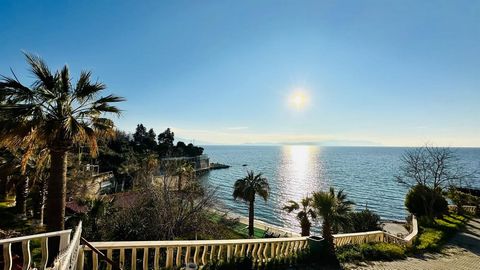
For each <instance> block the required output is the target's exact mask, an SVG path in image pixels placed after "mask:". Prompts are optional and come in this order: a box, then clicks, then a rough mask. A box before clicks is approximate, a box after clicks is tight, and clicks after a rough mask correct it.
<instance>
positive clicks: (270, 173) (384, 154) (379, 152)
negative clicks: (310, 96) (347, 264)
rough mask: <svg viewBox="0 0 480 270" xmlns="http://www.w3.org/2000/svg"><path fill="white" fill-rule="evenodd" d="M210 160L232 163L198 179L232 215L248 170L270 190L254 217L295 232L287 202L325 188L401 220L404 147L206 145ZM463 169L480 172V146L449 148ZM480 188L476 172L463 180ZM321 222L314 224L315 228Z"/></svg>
mask: <svg viewBox="0 0 480 270" xmlns="http://www.w3.org/2000/svg"><path fill="white" fill-rule="evenodd" d="M204 148H205V154H207V155H208V156H209V157H210V162H218V163H222V164H226V165H229V166H231V167H230V168H228V169H219V170H212V171H209V172H207V173H206V174H204V175H202V176H201V178H200V179H201V181H202V182H203V183H204V184H205V185H207V186H209V187H210V188H212V189H215V190H216V200H217V201H216V202H215V204H216V205H217V207H218V208H219V209H224V210H226V211H228V212H230V213H231V214H235V215H240V216H248V206H247V204H246V203H243V202H242V201H235V200H234V199H233V196H232V192H233V185H234V182H235V181H236V180H237V179H239V178H242V177H244V176H245V175H246V173H247V171H250V170H253V171H254V172H255V173H262V174H263V175H264V176H265V177H266V178H267V179H268V182H269V184H270V188H271V192H270V196H269V198H268V200H267V201H266V202H265V201H264V200H262V199H261V198H258V197H257V199H256V202H255V218H256V219H258V220H261V221H263V222H266V223H269V224H272V225H275V226H280V227H284V228H287V229H290V230H294V231H299V224H298V221H297V220H296V219H295V215H294V214H289V213H287V212H285V211H284V210H282V208H283V206H284V205H285V204H286V203H288V201H289V200H294V201H299V200H300V199H301V198H303V197H305V196H308V195H310V194H312V193H313V192H316V191H325V190H328V189H329V187H331V186H332V187H334V188H335V189H336V190H340V189H343V190H344V192H346V194H347V196H348V198H349V199H350V200H352V201H353V202H354V203H355V209H356V210H362V209H365V208H368V209H370V210H373V211H374V212H376V213H377V214H379V215H380V216H381V218H382V219H385V220H399V221H402V220H405V217H406V216H407V211H406V209H405V206H404V199H405V194H406V192H407V190H408V187H406V186H405V185H403V184H400V183H398V182H397V181H396V180H395V175H397V174H398V173H399V167H400V166H401V164H402V163H401V157H402V155H403V154H404V153H405V152H406V151H407V150H408V149H409V148H403V147H333V146H332V147H323V146H312V145H283V146H251V145H242V146H217V145H215V146H205V147H204ZM452 151H453V152H454V153H455V154H456V156H457V157H458V160H459V163H461V165H462V166H463V167H464V168H465V170H466V171H469V172H474V171H480V148H452ZM464 185H466V186H468V187H474V188H480V178H479V176H478V174H477V175H476V176H475V177H471V178H470V179H468V181H467V182H465V184H464ZM319 226H321V225H320V224H318V222H316V223H315V224H314V228H313V230H314V231H317V230H318V228H319Z"/></svg>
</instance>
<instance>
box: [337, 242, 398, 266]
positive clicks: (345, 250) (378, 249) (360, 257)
mask: <svg viewBox="0 0 480 270" xmlns="http://www.w3.org/2000/svg"><path fill="white" fill-rule="evenodd" d="M405 252H406V251H405V248H404V247H401V246H399V245H395V244H390V243H366V244H361V245H345V246H342V247H340V248H338V249H337V251H336V253H337V258H338V260H339V261H340V262H342V263H345V262H359V261H393V260H398V259H403V258H405V257H406V255H405Z"/></svg>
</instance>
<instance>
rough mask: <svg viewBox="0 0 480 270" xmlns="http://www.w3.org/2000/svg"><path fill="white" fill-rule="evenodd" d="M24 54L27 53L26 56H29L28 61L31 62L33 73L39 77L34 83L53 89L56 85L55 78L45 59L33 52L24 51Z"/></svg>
mask: <svg viewBox="0 0 480 270" xmlns="http://www.w3.org/2000/svg"><path fill="white" fill-rule="evenodd" d="M23 54H24V55H25V58H27V62H28V63H29V64H30V68H31V71H32V73H33V74H34V75H35V76H36V77H37V78H38V80H37V81H36V82H35V83H34V85H36V86H44V87H45V88H49V89H53V88H54V86H55V80H54V77H53V75H52V73H51V72H50V69H49V68H48V66H47V64H46V63H45V61H44V60H43V59H42V58H40V57H39V56H37V55H34V54H31V53H26V52H24V53H23Z"/></svg>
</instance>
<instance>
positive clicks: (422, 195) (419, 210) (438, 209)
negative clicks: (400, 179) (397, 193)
mask: <svg viewBox="0 0 480 270" xmlns="http://www.w3.org/2000/svg"><path fill="white" fill-rule="evenodd" d="M432 200H435V202H434V205H433V209H429V205H430V203H431V202H432ZM405 207H407V209H408V211H409V212H410V213H412V214H414V215H416V216H417V217H425V216H426V217H430V218H433V217H441V216H443V215H444V214H446V213H448V202H447V200H445V198H444V197H443V196H442V194H441V193H439V192H437V191H434V190H432V189H430V188H429V187H426V186H423V185H416V186H414V187H413V188H412V189H410V190H409V191H408V193H407V196H406V198H405Z"/></svg>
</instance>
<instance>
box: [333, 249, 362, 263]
mask: <svg viewBox="0 0 480 270" xmlns="http://www.w3.org/2000/svg"><path fill="white" fill-rule="evenodd" d="M336 253H337V259H338V260H339V261H340V262H342V263H343V262H358V261H362V260H363V256H362V251H361V249H360V246H359V245H344V246H341V247H339V248H337V250H336Z"/></svg>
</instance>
